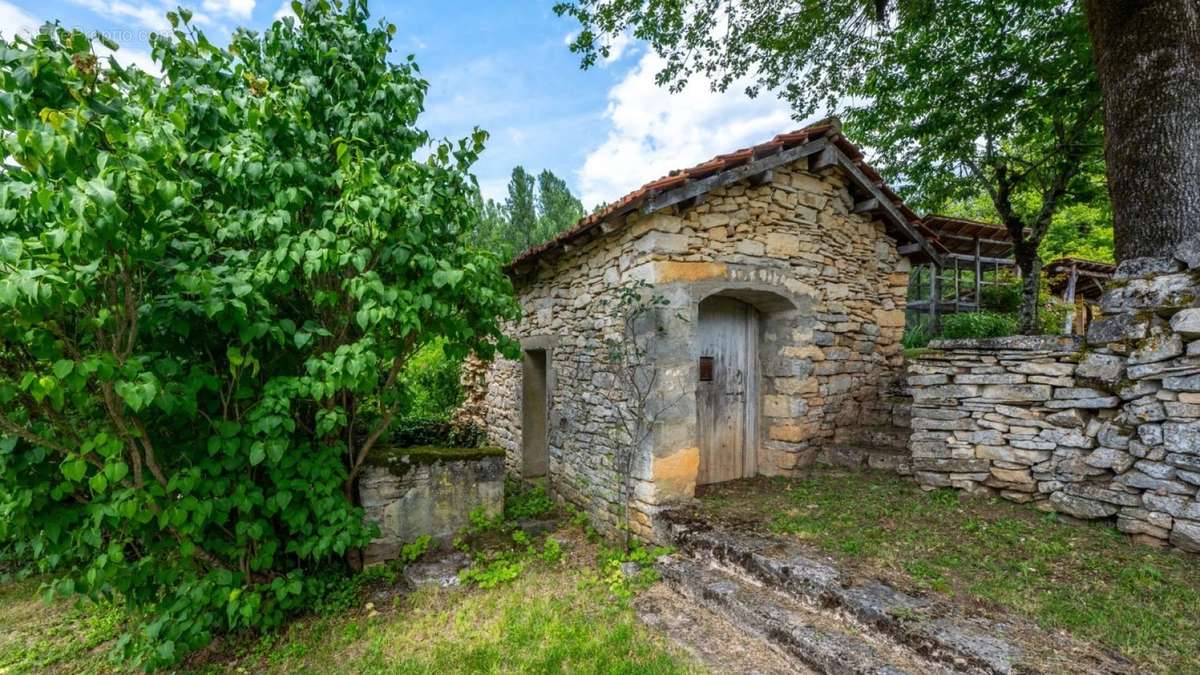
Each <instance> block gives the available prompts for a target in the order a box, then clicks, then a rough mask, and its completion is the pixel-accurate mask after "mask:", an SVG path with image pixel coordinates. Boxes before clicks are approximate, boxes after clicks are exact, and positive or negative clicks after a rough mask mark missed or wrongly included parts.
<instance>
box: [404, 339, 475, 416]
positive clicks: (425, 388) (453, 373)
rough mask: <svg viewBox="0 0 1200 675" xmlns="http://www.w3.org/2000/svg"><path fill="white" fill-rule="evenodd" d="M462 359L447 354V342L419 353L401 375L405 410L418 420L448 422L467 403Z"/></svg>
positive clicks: (410, 360) (430, 345)
mask: <svg viewBox="0 0 1200 675" xmlns="http://www.w3.org/2000/svg"><path fill="white" fill-rule="evenodd" d="M461 371H462V359H461V358H454V357H451V356H449V355H448V354H447V353H446V341H445V340H436V341H434V342H431V343H429V344H427V345H425V346H424V347H422V348H421V349H419V350H417V351H416V353H414V354H413V355H412V358H410V359H409V360H408V363H407V364H405V366H404V371H403V372H402V373H401V374H400V389H401V391H400V396H401V400H403V405H402V407H403V408H404V410H405V411H407V414H408V415H409V416H411V417H413V418H416V419H428V420H445V419H449V418H450V415H451V414H452V413H453V412H454V411H455V410H457V409H458V406H459V404H461V403H462V400H463V389H462V383H461V382H460V374H461Z"/></svg>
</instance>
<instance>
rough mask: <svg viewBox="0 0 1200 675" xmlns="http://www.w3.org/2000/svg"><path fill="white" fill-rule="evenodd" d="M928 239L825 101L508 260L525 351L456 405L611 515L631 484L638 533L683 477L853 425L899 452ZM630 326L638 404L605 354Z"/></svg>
mask: <svg viewBox="0 0 1200 675" xmlns="http://www.w3.org/2000/svg"><path fill="white" fill-rule="evenodd" d="M936 245H937V244H936V242H935V241H934V240H933V239H931V238H930V237H927V236H926V234H925V231H923V228H922V226H921V225H920V224H919V222H918V218H917V216H916V214H915V213H913V212H912V211H911V210H910V209H908V208H907V207H905V206H904V205H903V203H902V202H901V201H900V199H899V198H898V197H897V196H896V195H895V193H894V192H892V191H891V190H890V189H889V188H887V187H886V186H885V185H884V184H883V182H882V180H881V179H880V178H879V175H878V174H877V173H876V172H875V171H873V170H872V169H871V168H870V167H869V166H867V165H866V164H864V163H863V161H862V155H861V153H860V152H859V151H858V149H857V148H856V147H855V146H854V145H853V144H852V143H850V142H849V141H848V140H847V139H846V138H845V137H844V136H843V135H842V134H841V129H840V126H839V125H838V123H837V121H836V120H829V121H825V122H822V123H818V124H816V125H813V126H810V127H808V128H805V129H802V130H799V131H795V132H792V133H788V134H782V135H779V136H776V137H775V138H774V139H773V140H771V141H769V142H767V143H764V144H762V145H758V146H755V147H753V148H749V149H744V150H739V151H737V152H734V153H731V154H727V155H721V156H718V157H716V158H714V159H712V160H710V161H708V162H705V163H703V164H700V165H698V166H695V167H693V168H691V169H687V170H683V171H676V172H673V173H672V174H670V175H668V176H666V177H664V178H661V179H659V180H656V181H654V182H651V183H649V184H647V185H645V186H643V187H641V188H640V189H638V190H635V191H634V192H632V193H631V194H629V195H626V196H625V197H623V198H621V199H619V200H617V201H616V202H615V203H613V204H612V205H610V206H608V207H606V208H605V209H604V210H602V211H601V212H598V213H596V214H593V215H591V216H588V217H586V218H584V219H583V220H582V221H580V222H579V223H578V224H577V225H576V226H575V227H573V228H572V229H570V230H568V231H567V232H565V233H563V234H562V235H560V236H559V237H557V238H556V239H554V240H552V241H550V242H549V243H547V244H544V245H542V246H539V247H536V248H534V249H532V250H529V251H527V252H525V253H524V254H522V255H521V256H520V257H518V258H517V259H516V260H515V261H514V263H513V264H512V265H511V267H510V272H511V275H512V278H513V280H514V284H515V287H516V290H517V294H518V296H519V299H520V303H521V306H522V308H523V310H524V315H523V319H522V320H521V321H520V322H519V323H517V324H516V325H514V326H512V327H511V329H510V334H511V335H514V336H515V337H518V338H519V339H520V342H521V346H522V349H523V357H522V360H520V361H509V360H497V361H496V362H494V363H492V364H490V365H489V366H487V367H486V370H483V371H481V372H479V373H478V379H479V381H478V387H477V388H476V390H475V391H474V392H473V396H472V397H471V398H470V399H469V400H471V401H473V402H474V404H475V406H476V407H475V409H474V410H473V411H471V412H472V414H474V415H477V416H478V418H479V419H480V420H481V421H483V422H484V423H485V425H486V428H487V430H488V432H489V434H490V436H491V441H492V442H493V443H495V444H496V445H499V446H501V447H503V448H505V449H506V451H507V465H508V470H509V471H510V472H511V473H513V474H516V475H519V476H523V477H527V478H531V477H537V476H542V475H545V476H546V477H547V479H548V482H549V485H550V488H551V489H552V491H553V492H554V493H555V494H556V495H557V496H559V497H560V498H561V499H565V500H567V501H569V502H572V503H574V504H576V505H577V506H579V507H581V508H584V509H586V510H588V511H589V512H590V513H591V514H592V515H593V516H594V518H595V520H596V521H597V522H599V523H601V524H602V525H606V526H610V527H611V526H612V525H613V524H615V523H616V522H618V521H617V519H618V518H619V517H620V514H621V513H622V512H623V509H622V508H621V501H622V497H621V495H622V494H625V492H623V490H624V489H627V490H628V494H630V495H631V498H630V502H629V506H630V520H631V525H632V527H633V529H634V530H635V531H636V532H638V533H639V534H643V535H648V536H653V530H652V528H653V516H654V514H655V512H656V511H657V510H658V509H659V508H661V507H662V506H664V505H667V504H670V503H671V502H672V501H676V500H679V499H681V498H688V497H691V496H692V495H693V494H694V491H695V488H696V486H697V485H698V484H705V483H713V482H718V481H725V480H731V479H737V478H742V477H749V476H755V475H778V474H787V473H789V472H792V471H794V470H796V469H797V468H798V467H803V466H805V465H807V464H809V463H811V462H813V461H814V460H817V459H820V458H826V459H836V458H838V457H839V456H840V455H839V453H843V452H845V449H847V448H858V447H865V446H867V445H869V446H871V447H873V448H874V449H875V450H876V452H873V454H870V455H869V456H861V455H854V454H853V452H851V455H852V456H853V457H855V458H859V459H861V460H862V461H866V460H867V459H869V460H870V462H871V463H872V464H874V465H887V466H892V467H893V468H895V466H896V465H898V464H903V463H904V461H905V455H904V446H905V442H906V440H907V434H908V430H907V425H908V421H907V419H906V418H903V419H899V420H896V419H894V418H895V416H896V414H897V413H898V412H899V413H901V417H903V415H902V412H903V411H898V410H896V409H895V406H894V405H893V402H892V400H891V398H890V397H889V387H891V386H892V385H893V383H895V382H896V381H897V380H898V379H899V378H900V376H901V372H902V367H903V366H902V361H903V357H902V352H901V345H900V340H901V336H902V333H903V330H904V300H905V294H906V291H907V286H908V271H909V269H910V264H911V263H912V262H919V261H921V260H924V259H928V257H929V256H930V255H932V254H935V249H934V246H936ZM635 287H636V288H638V289H640V290H639V293H641V294H642V297H650V298H657V302H658V304H656V305H655V306H654V307H653V309H652V311H650V312H649V313H648V314H647V315H646V316H644V317H643V318H642V319H641V320H639V321H637V322H635V323H634V325H633V328H632V337H630V333H626V332H625V331H624V329H623V327H624V325H625V322H623V321H622V316H624V314H623V313H622V311H621V310H620V302H619V298H620V290H619V289H621V288H635ZM630 340H632V341H633V343H635V344H644V345H645V346H646V348H647V351H646V354H645V356H646V358H645V365H644V366H643V367H642V368H641V369H639V370H638V372H639V373H640V377H642V378H643V382H644V383H646V384H647V385H648V386H649V390H648V395H647V396H646V397H645V400H646V404H645V406H639V405H637V401H640V400H642V399H641V398H640V397H638V396H636V395H631V394H630V391H629V388H628V386H623V385H622V383H623V382H626V381H627V379H626V378H622V377H621V371H620V370H619V368H618V365H617V363H614V362H613V360H612V359H611V358H610V357H609V355H608V354H609V347H608V345H610V344H629V342H630ZM647 373H649V374H647ZM639 409H641V410H648V411H652V412H653V413H656V416H655V421H654V424H653V425H652V427H651V428H650V432H649V433H648V434H647V435H646V436H644V437H643V438H642V439H638V440H640V442H636V443H630V442H629V438H630V437H629V435H628V434H626V433H625V431H624V428H625V427H624V426H623V424H622V415H623V414H624V415H626V416H627V417H626V418H625V419H626V420H628V415H629V414H630V412H631V411H634V412H635V413H636V411H637V410H639ZM635 417H636V414H635ZM897 423H898V425H899V426H897ZM622 447H626V448H628V447H632V450H633V451H632V460H631V465H630V468H629V472H628V475H629V476H630V481H629V484H628V485H627V487H626V484H624V483H623V482H622V479H621V476H622V475H624V473H623V472H622V471H621V470H620V467H619V465H618V464H619V463H618V461H617V459H618V457H619V456H620V455H621V452H620V448H622ZM854 452H859V451H854Z"/></svg>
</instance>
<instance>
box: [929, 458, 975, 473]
mask: <svg viewBox="0 0 1200 675" xmlns="http://www.w3.org/2000/svg"><path fill="white" fill-rule="evenodd" d="M988 465H989V462H988V461H987V460H986V459H934V458H924V457H914V458H913V469H914V470H916V471H940V472H943V473H976V472H977V473H986V472H987V471H988Z"/></svg>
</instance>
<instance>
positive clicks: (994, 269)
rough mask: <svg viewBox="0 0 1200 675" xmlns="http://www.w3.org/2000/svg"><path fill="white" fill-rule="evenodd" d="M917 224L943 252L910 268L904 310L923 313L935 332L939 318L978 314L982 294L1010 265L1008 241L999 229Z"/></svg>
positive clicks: (955, 222) (961, 221)
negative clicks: (908, 295)
mask: <svg viewBox="0 0 1200 675" xmlns="http://www.w3.org/2000/svg"><path fill="white" fill-rule="evenodd" d="M921 224H922V225H923V226H924V227H925V229H927V230H928V231H929V232H930V233H931V234H932V236H933V237H934V238H935V240H936V241H937V243H938V244H940V247H941V248H942V249H944V252H943V253H942V255H941V256H940V259H938V260H935V259H932V258H931V259H929V260H927V261H925V262H924V263H923V264H920V265H918V266H916V267H915V268H914V270H913V273H912V276H913V282H912V283H913V286H914V290H915V292H916V297H915V298H912V299H910V300H909V302H908V309H909V311H910V312H913V313H918V314H927V315H928V316H929V321H930V325H932V326H934V327H935V328H936V326H937V325H938V322H939V317H940V316H941V315H943V314H956V313H958V312H975V311H978V310H979V307H980V301H981V298H982V297H983V289H984V288H985V287H987V286H995V285H998V284H999V283H1000V270H1001V268H1008V267H1014V266H1015V264H1016V263H1015V262H1014V261H1013V258H1012V255H1013V243H1012V237H1011V236H1009V234H1008V230H1007V229H1005V228H1004V227H1003V226H1000V225H993V224H990V223H981V222H979V221H976V220H968V219H966V218H952V217H950V216H941V215H930V216H926V217H925V218H924V219H923V220H922V221H921Z"/></svg>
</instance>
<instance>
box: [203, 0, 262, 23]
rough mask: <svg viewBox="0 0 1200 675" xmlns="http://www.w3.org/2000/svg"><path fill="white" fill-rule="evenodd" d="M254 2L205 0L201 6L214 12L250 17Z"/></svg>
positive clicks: (248, 0)
mask: <svg viewBox="0 0 1200 675" xmlns="http://www.w3.org/2000/svg"><path fill="white" fill-rule="evenodd" d="M254 4H255V2H254V0H204V1H203V2H202V3H201V5H200V6H201V7H203V8H204V9H205V10H206V11H208V12H210V13H212V14H217V15H224V16H229V17H233V18H235V19H249V18H250V14H251V13H252V12H254Z"/></svg>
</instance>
